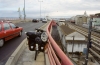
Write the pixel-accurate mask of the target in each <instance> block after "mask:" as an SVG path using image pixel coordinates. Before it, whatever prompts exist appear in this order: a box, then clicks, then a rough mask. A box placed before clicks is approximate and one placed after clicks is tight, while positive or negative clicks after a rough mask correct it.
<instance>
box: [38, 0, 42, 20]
mask: <svg viewBox="0 0 100 65" xmlns="http://www.w3.org/2000/svg"><path fill="white" fill-rule="evenodd" d="M38 2H40V19H41V2H43V1H39V0H38Z"/></svg>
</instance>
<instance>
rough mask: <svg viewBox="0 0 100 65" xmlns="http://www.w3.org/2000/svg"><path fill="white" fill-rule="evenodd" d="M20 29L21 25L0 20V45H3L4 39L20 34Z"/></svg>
mask: <svg viewBox="0 0 100 65" xmlns="http://www.w3.org/2000/svg"><path fill="white" fill-rule="evenodd" d="M22 30H23V28H22V27H18V26H16V25H15V24H13V23H11V22H8V21H0V47H2V46H3V45H4V42H5V41H8V40H10V39H12V38H14V37H17V36H21V35H22Z"/></svg>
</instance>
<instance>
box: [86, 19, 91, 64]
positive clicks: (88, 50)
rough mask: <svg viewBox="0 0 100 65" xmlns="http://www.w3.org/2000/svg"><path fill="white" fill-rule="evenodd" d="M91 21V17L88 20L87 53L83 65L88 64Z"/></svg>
mask: <svg viewBox="0 0 100 65" xmlns="http://www.w3.org/2000/svg"><path fill="white" fill-rule="evenodd" d="M92 21H93V19H92V18H91V19H90V21H89V31H88V44H87V53H86V58H85V65H87V64H88V56H89V48H90V46H91V32H92Z"/></svg>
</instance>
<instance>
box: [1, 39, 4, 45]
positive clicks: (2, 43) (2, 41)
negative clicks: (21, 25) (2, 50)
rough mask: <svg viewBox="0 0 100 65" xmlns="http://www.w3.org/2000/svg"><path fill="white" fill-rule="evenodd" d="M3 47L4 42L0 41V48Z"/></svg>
mask: <svg viewBox="0 0 100 65" xmlns="http://www.w3.org/2000/svg"><path fill="white" fill-rule="evenodd" d="M3 45H4V40H3V39H0V47H2V46H3Z"/></svg>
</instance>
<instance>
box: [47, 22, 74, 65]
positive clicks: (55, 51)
mask: <svg viewBox="0 0 100 65" xmlns="http://www.w3.org/2000/svg"><path fill="white" fill-rule="evenodd" d="M52 25H55V22H54V21H53V20H52V21H51V23H50V24H49V25H48V26H47V29H46V32H47V34H48V38H49V40H48V42H49V44H48V48H47V54H48V57H49V61H50V65H73V63H72V62H71V61H70V59H69V58H68V57H67V56H66V55H65V54H64V52H63V51H62V50H61V49H60V47H59V46H58V45H57V43H56V42H55V41H54V40H53V38H52V36H51V34H50V32H51V30H52Z"/></svg>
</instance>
